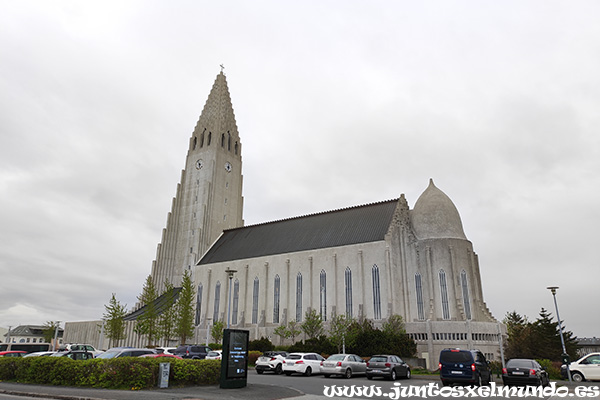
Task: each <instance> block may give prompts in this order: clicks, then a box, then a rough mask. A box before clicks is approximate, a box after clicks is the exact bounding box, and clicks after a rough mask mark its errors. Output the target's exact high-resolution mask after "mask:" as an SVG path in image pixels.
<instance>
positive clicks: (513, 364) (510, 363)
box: [506, 360, 533, 368]
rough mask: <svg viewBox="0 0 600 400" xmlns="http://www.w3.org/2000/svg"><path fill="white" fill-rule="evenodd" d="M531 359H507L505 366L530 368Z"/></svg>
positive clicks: (531, 364) (531, 365)
mask: <svg viewBox="0 0 600 400" xmlns="http://www.w3.org/2000/svg"><path fill="white" fill-rule="evenodd" d="M532 367H533V363H532V362H531V360H509V361H508V363H507V364H506V368H532Z"/></svg>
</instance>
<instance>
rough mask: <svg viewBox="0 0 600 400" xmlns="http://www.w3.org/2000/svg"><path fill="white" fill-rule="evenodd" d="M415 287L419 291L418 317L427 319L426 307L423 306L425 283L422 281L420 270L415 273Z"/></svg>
mask: <svg viewBox="0 0 600 400" xmlns="http://www.w3.org/2000/svg"><path fill="white" fill-rule="evenodd" d="M415 289H416V292H417V318H419V320H421V321H422V320H424V319H425V309H424V307H423V283H422V281H421V274H419V273H418V272H417V273H416V274H415Z"/></svg>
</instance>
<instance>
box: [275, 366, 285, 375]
mask: <svg viewBox="0 0 600 400" xmlns="http://www.w3.org/2000/svg"><path fill="white" fill-rule="evenodd" d="M282 372H283V369H282V368H281V364H277V366H276V367H275V373H276V374H277V375H281V373H282Z"/></svg>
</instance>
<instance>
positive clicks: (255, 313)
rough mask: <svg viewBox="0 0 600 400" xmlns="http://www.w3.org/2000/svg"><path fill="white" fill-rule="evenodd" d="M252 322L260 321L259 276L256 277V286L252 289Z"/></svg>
mask: <svg viewBox="0 0 600 400" xmlns="http://www.w3.org/2000/svg"><path fill="white" fill-rule="evenodd" d="M252 323H253V324H257V323H258V276H257V277H256V278H254V288H253V289H252Z"/></svg>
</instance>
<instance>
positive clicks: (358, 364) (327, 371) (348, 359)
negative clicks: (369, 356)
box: [321, 354, 367, 379]
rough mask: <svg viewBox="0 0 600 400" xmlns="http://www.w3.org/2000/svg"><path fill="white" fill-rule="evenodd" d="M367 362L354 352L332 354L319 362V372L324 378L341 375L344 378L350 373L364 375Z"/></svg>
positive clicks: (347, 377)
mask: <svg viewBox="0 0 600 400" xmlns="http://www.w3.org/2000/svg"><path fill="white" fill-rule="evenodd" d="M366 372H367V363H366V362H365V360H363V359H362V358H360V357H359V356H357V355H356V354H334V355H332V356H330V357H329V358H328V359H327V360H325V361H323V362H322V363H321V373H322V374H323V376H324V377H325V378H329V377H330V376H331V375H341V376H343V377H344V378H346V379H350V378H352V375H365V374H366Z"/></svg>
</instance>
